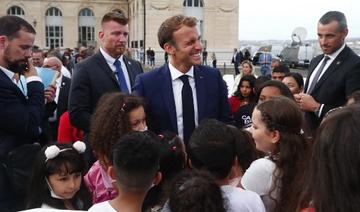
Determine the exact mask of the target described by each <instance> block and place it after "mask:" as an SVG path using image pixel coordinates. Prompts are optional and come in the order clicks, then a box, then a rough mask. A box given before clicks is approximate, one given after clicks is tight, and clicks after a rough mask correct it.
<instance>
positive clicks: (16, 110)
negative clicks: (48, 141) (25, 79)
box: [0, 70, 45, 161]
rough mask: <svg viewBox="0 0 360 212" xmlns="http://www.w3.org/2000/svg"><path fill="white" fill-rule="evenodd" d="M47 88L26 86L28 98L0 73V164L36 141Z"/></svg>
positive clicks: (40, 84)
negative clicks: (19, 148)
mask: <svg viewBox="0 0 360 212" xmlns="http://www.w3.org/2000/svg"><path fill="white" fill-rule="evenodd" d="M44 100H45V99H44V85H43V84H42V83H41V82H38V81H33V82H30V83H27V96H24V94H23V93H22V92H21V90H20V89H19V88H18V87H17V85H16V84H15V83H13V82H12V81H11V79H10V78H9V77H8V76H7V75H6V74H5V73H4V72H3V71H2V70H0V161H1V160H2V159H4V157H5V156H6V154H7V153H8V152H9V151H11V150H12V149H14V148H16V147H18V146H20V145H22V144H26V143H32V142H35V141H37V139H38V135H39V133H40V130H39V127H40V125H41V123H42V120H43V115H44V103H45V101H44Z"/></svg>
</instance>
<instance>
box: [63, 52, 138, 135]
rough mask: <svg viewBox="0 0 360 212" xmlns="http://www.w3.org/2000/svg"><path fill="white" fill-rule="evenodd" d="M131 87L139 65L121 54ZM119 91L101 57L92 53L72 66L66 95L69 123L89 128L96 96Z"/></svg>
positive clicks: (115, 81) (114, 78)
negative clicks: (67, 95) (68, 91)
mask: <svg viewBox="0 0 360 212" xmlns="http://www.w3.org/2000/svg"><path fill="white" fill-rule="evenodd" d="M123 59H124V62H125V65H126V68H127V70H128V73H129V79H130V84H131V86H133V84H134V81H135V77H136V75H138V74H140V73H143V69H142V67H141V64H140V63H139V62H137V61H135V60H132V59H129V58H127V57H125V56H123ZM114 91H121V90H120V86H119V84H118V81H117V79H116V77H115V74H114V72H113V71H112V70H111V68H110V67H109V65H108V64H107V62H106V60H105V58H104V56H103V55H102V54H101V52H100V51H98V52H97V53H96V54H94V55H92V56H91V57H89V58H86V59H85V60H84V61H81V62H80V63H78V64H76V65H75V69H74V73H73V75H72V79H71V86H70V94H69V112H70V121H71V123H72V124H73V125H74V126H75V127H77V128H80V129H82V130H84V131H85V132H88V131H89V126H90V117H91V114H92V113H93V111H94V110H95V108H96V104H97V102H98V100H99V98H100V97H101V96H102V95H103V94H104V93H107V92H114Z"/></svg>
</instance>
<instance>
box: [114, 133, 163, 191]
mask: <svg viewBox="0 0 360 212" xmlns="http://www.w3.org/2000/svg"><path fill="white" fill-rule="evenodd" d="M159 142H160V141H159V138H158V136H157V135H155V134H153V133H151V132H149V131H146V132H130V133H128V134H126V135H124V136H123V137H122V138H121V139H120V140H119V142H117V143H116V144H115V145H114V149H113V155H112V156H113V158H112V160H113V166H114V168H115V172H116V176H117V181H118V186H119V187H120V188H121V189H123V190H125V191H144V190H146V189H149V187H150V186H151V184H152V182H153V179H154V177H155V174H156V172H157V171H158V170H159V160H160V147H159Z"/></svg>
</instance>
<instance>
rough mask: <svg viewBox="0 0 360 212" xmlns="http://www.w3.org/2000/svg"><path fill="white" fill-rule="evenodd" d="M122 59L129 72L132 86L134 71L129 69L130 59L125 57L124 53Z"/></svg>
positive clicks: (130, 67) (130, 65) (130, 66)
mask: <svg viewBox="0 0 360 212" xmlns="http://www.w3.org/2000/svg"><path fill="white" fill-rule="evenodd" d="M123 60H124V63H125V66H126V69H127V72H128V74H129V79H130V86H131V87H132V86H133V85H134V82H135V73H134V72H133V71H131V70H132V66H133V64H132V62H131V61H129V60H128V59H127V57H125V55H124V56H123Z"/></svg>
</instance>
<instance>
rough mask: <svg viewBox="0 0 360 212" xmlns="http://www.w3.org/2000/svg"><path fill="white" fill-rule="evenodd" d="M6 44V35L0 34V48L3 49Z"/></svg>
mask: <svg viewBox="0 0 360 212" xmlns="http://www.w3.org/2000/svg"><path fill="white" fill-rule="evenodd" d="M6 46H7V37H6V36H5V35H1V36H0V49H5V48H6Z"/></svg>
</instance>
